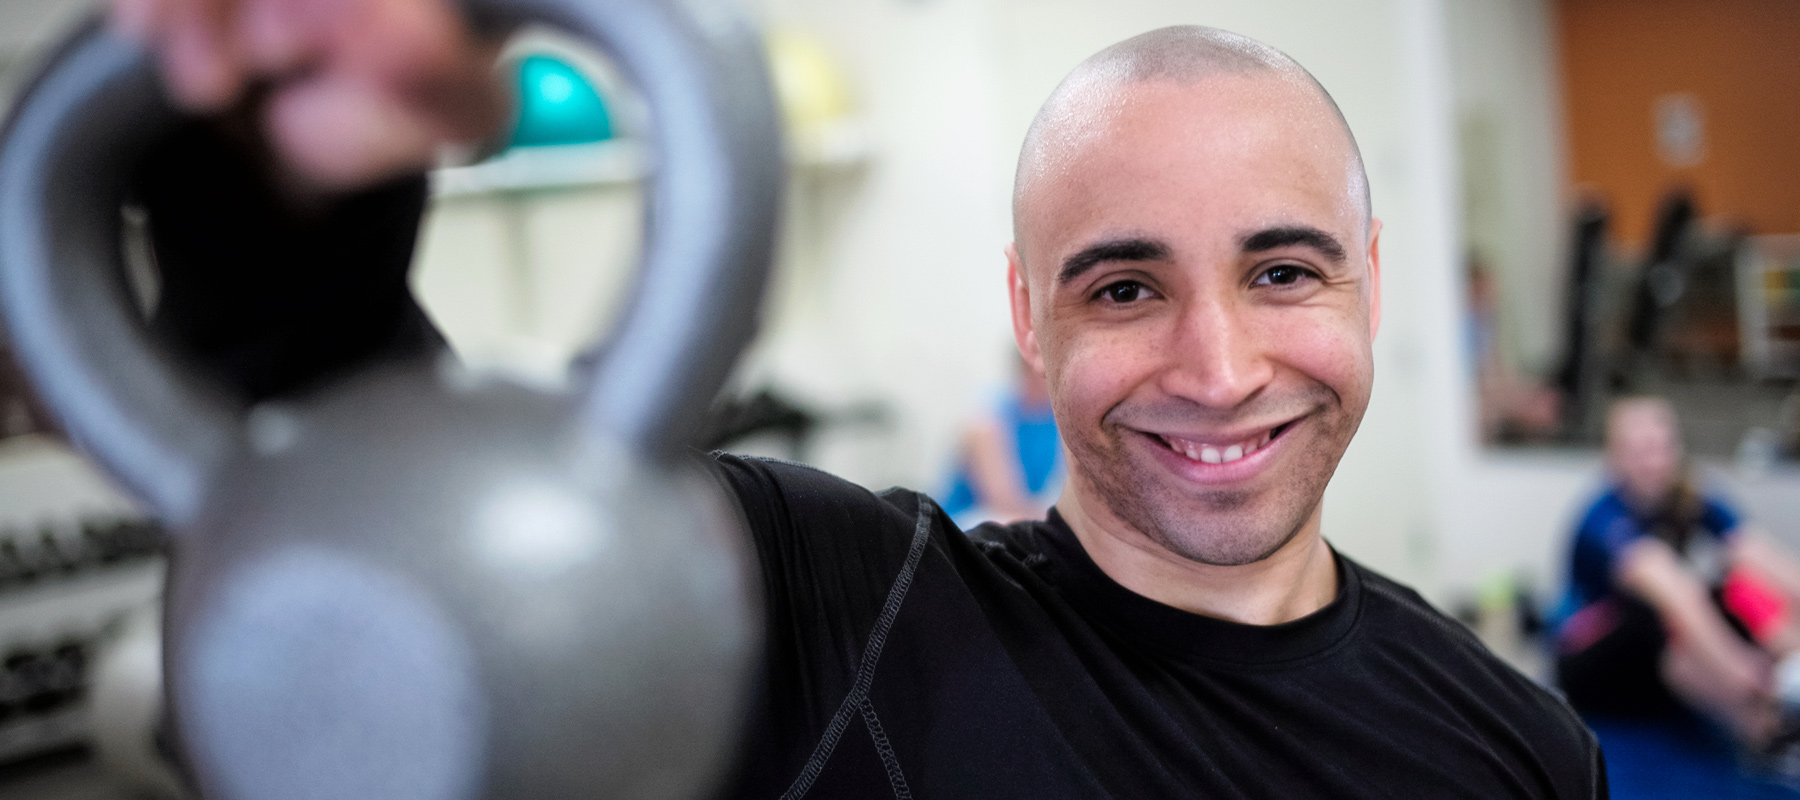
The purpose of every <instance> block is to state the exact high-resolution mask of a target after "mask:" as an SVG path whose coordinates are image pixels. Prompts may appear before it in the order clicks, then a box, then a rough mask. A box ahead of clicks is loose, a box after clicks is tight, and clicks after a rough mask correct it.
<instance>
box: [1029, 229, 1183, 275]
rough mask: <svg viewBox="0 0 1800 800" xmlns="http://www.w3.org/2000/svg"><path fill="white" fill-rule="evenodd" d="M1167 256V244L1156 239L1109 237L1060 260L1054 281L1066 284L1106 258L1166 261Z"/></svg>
mask: <svg viewBox="0 0 1800 800" xmlns="http://www.w3.org/2000/svg"><path fill="white" fill-rule="evenodd" d="M1168 258H1169V246H1168V245H1166V244H1163V243H1162V242H1159V241H1157V240H1155V239H1147V238H1144V237H1141V236H1132V237H1128V238H1124V239H1108V240H1107V241H1104V242H1096V243H1094V244H1090V245H1088V246H1087V247H1083V248H1081V251H1080V252H1078V253H1076V254H1075V255H1072V256H1069V257H1068V258H1065V259H1063V265H1062V269H1061V270H1059V271H1057V273H1056V283H1057V285H1058V286H1064V285H1067V284H1068V283H1069V282H1070V281H1073V280H1075V279H1076V278H1079V277H1081V273H1083V272H1087V271H1088V270H1089V269H1092V268H1093V267H1094V266H1095V265H1096V264H1101V263H1104V262H1107V261H1166V260H1168Z"/></svg>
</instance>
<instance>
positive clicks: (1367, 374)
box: [1259, 307, 1375, 413]
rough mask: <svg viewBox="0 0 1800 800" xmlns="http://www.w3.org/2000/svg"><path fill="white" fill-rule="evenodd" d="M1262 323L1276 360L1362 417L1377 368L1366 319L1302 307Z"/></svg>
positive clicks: (1273, 312)
mask: <svg viewBox="0 0 1800 800" xmlns="http://www.w3.org/2000/svg"><path fill="white" fill-rule="evenodd" d="M1259 322H1260V325H1259V333H1260V336H1261V338H1262V340H1263V341H1264V342H1265V343H1266V347H1267V349H1266V350H1265V351H1264V352H1267V353H1269V354H1270V356H1271V357H1272V359H1273V360H1275V361H1277V362H1278V363H1280V364H1282V365H1284V366H1287V367H1289V368H1291V369H1293V370H1295V371H1296V372H1299V373H1300V374H1302V375H1304V376H1306V377H1308V378H1311V379H1313V380H1315V381H1318V382H1319V383H1322V384H1324V385H1325V386H1328V387H1330V388H1331V389H1332V391H1334V392H1336V393H1337V395H1338V396H1339V398H1340V399H1341V400H1342V401H1343V403H1344V406H1345V407H1346V408H1349V409H1353V410H1355V411H1357V412H1359V413H1360V412H1361V410H1362V409H1363V408H1365V407H1366V406H1367V405H1368V401H1369V392H1370V389H1371V387H1372V386H1373V385H1374V377H1375V363H1374V353H1373V351H1372V349H1371V344H1370V341H1369V329H1368V319H1367V318H1366V317H1364V316H1362V315H1359V314H1350V313H1345V312H1344V311H1342V310H1339V309H1333V308H1323V307H1310V308H1309V307H1299V308H1280V309H1271V310H1270V312H1269V313H1268V314H1266V315H1264V316H1263V317H1262V318H1261V319H1260V320H1259Z"/></svg>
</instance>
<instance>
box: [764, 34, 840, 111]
mask: <svg viewBox="0 0 1800 800" xmlns="http://www.w3.org/2000/svg"><path fill="white" fill-rule="evenodd" d="M768 47H769V71H770V72H771V73H772V74H773V76H774V79H775V92H776V94H777V95H778V96H779V98H780V100H781V110H782V115H783V116H784V117H785V118H786V120H787V124H788V127H789V129H790V130H792V131H794V132H796V133H800V132H805V131H809V130H815V129H818V128H822V127H825V126H829V125H831V124H833V123H836V122H840V121H842V120H843V119H844V118H846V117H848V116H849V115H850V112H851V111H852V110H853V107H854V103H853V102H852V100H851V96H850V87H849V85H848V84H847V83H846V82H845V81H844V76H843V72H842V71H841V70H839V69H838V65H837V62H836V61H835V60H834V59H833V58H832V57H831V53H830V52H829V51H827V50H826V49H825V46H824V45H823V44H822V43H820V42H819V40H818V39H816V38H814V37H812V36H810V35H807V34H804V33H799V32H796V31H774V32H771V33H770V34H769V35H768Z"/></svg>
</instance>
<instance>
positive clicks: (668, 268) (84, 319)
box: [0, 0, 783, 526]
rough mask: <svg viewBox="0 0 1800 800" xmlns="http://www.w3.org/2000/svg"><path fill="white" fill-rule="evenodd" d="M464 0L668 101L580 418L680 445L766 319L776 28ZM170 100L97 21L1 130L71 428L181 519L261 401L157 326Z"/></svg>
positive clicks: (630, 435)
mask: <svg viewBox="0 0 1800 800" xmlns="http://www.w3.org/2000/svg"><path fill="white" fill-rule="evenodd" d="M461 5H462V7H463V9H464V11H465V12H466V13H467V15H468V18H469V19H470V20H471V22H473V23H474V24H475V25H476V26H477V27H478V28H479V29H481V30H483V31H487V32H495V33H498V32H503V31H505V30H509V29H511V28H512V27H514V26H517V25H520V24H523V23H527V22H537V23H542V24H546V25H549V26H552V27H555V28H558V29H561V30H562V31H564V32H565V33H568V34H571V35H574V36H575V37H577V38H579V39H582V40H585V41H588V42H591V43H594V44H597V45H599V46H600V47H601V49H603V50H604V51H606V52H607V53H608V54H609V55H610V56H611V57H612V58H613V60H614V61H615V63H616V64H617V65H618V66H619V68H620V69H621V70H622V71H623V72H624V73H625V74H626V76H627V77H628V78H629V79H630V80H632V81H633V82H634V83H635V85H636V87H637V88H638V90H639V91H640V92H641V93H642V94H643V96H644V97H645V99H646V100H647V101H648V103H649V106H650V109H651V117H652V131H651V146H652V147H651V149H652V152H653V153H654V158H655V169H654V170H653V172H652V178H651V179H650V182H649V185H648V186H647V187H646V192H647V197H646V208H647V214H646V222H645V224H646V227H647V232H646V236H645V239H644V241H645V246H644V249H643V255H642V256H641V263H640V265H639V267H638V271H637V277H636V283H635V287H634V289H633V293H632V295H631V299H630V301H629V302H628V303H626V304H625V306H624V307H625V309H626V311H625V313H624V314H623V316H622V317H621V318H620V320H619V321H618V322H617V323H616V324H615V326H614V329H613V331H612V332H611V335H610V336H608V337H607V339H606V341H605V344H604V345H603V346H602V347H603V351H602V353H601V354H600V358H599V359H598V360H597V362H596V365H595V367H594V372H593V376H592V380H591V381H590V383H589V386H588V388H587V390H586V391H585V393H584V394H583V395H582V397H581V402H580V403H579V406H578V408H579V417H578V419H577V426H578V433H577V435H578V436H580V437H582V438H584V439H594V440H600V439H606V440H611V441H614V442H619V443H622V444H623V445H624V446H625V447H627V448H629V449H630V450H633V451H636V452H637V453H639V454H640V455H641V456H644V457H647V458H650V459H658V460H661V459H667V458H669V457H671V456H672V455H673V454H675V453H677V452H678V451H679V450H680V448H682V447H683V446H685V445H686V444H687V441H688V438H689V436H691V433H692V430H693V429H694V427H695V425H696V422H697V421H698V419H699V418H700V415H701V414H702V413H703V412H704V409H705V407H706V405H707V403H708V402H709V401H710V400H711V398H712V396H713V394H714V393H715V392H716V391H717V390H718V387H719V386H720V385H721V384H722V383H723V381H724V379H725V377H726V375H727V373H728V371H729V370H730V368H731V365H732V363H733V362H734V361H735V359H736V357H737V355H738V353H739V351H740V350H741V349H742V347H743V345H744V344H745V343H746V342H748V341H749V339H750V338H751V336H752V334H753V332H754V330H755V327H756V321H757V315H758V308H759V305H760V303H759V301H760V298H761V295H762V288H763V284H764V282H765V279H766V277H767V273H768V268H769V259H770V253H771V250H772V247H773V237H774V232H775V215H776V213H777V211H776V210H777V208H778V207H779V205H780V202H779V201H780V192H781V185H782V170H783V165H782V164H783V162H782V154H781V143H780V130H779V124H778V121H777V120H778V117H777V116H776V112H775V107H774V100H773V98H772V96H771V93H770V88H769V81H768V76H767V73H766V69H765V67H764V62H763V59H762V54H761V47H760V42H759V40H758V38H757V36H756V35H755V33H754V31H753V30H752V29H751V28H750V27H749V26H748V25H747V24H745V22H744V21H743V20H741V19H740V18H739V17H738V16H737V14H736V13H735V12H734V11H733V10H732V9H731V8H729V7H728V6H726V5H725V3H724V0H463V1H462V2H461ZM164 97H165V96H164V93H163V90H162V88H161V85H160V81H159V79H158V75H157V73H156V71H155V69H154V66H153V62H152V60H151V59H150V58H149V57H148V55H147V54H146V53H145V52H144V51H143V49H142V48H141V47H139V46H137V45H135V44H133V43H131V42H128V41H126V40H124V39H121V38H119V37H117V36H115V35H114V34H112V33H111V32H109V31H108V30H107V29H106V28H105V26H104V25H103V24H102V23H101V22H100V21H99V20H97V19H96V20H90V21H89V22H88V23H87V24H85V25H84V26H82V27H81V28H80V29H79V30H77V31H76V32H75V33H74V34H73V35H71V36H70V38H69V39H67V40H66V41H64V42H63V44H62V45H61V46H60V47H59V48H58V49H57V50H56V51H55V52H54V53H53V54H52V55H51V57H50V58H48V59H47V60H46V61H45V64H44V66H43V67H42V68H41V69H40V71H39V73H38V74H37V76H36V77H35V78H34V79H33V81H32V82H31V83H30V84H29V86H28V88H27V89H26V90H25V91H24V92H22V93H21V96H20V98H19V100H18V101H17V102H16V104H15V105H14V108H13V111H12V114H11V116H10V118H9V119H8V121H7V123H6V127H5V129H4V132H3V134H0V312H3V313H4V315H5V320H6V324H7V327H8V330H9V331H10V335H11V339H12V345H13V349H14V351H15V353H16V354H17V356H18V358H19V361H20V364H21V366H22V367H23V368H24V370H25V371H26V372H27V374H28V375H29V376H30V377H31V379H32V382H33V384H34V385H35V386H36V388H37V389H38V391H39V392H40V393H41V395H42V396H43V398H44V400H45V401H46V405H48V406H49V407H50V409H52V411H53V413H55V414H56V415H57V417H58V420H59V421H60V422H61V424H62V426H63V428H64V430H66V431H67V432H68V434H69V435H70V437H71V438H72V439H73V440H74V441H75V443H76V444H77V445H78V446H79V447H81V448H82V449H84V450H86V451H87V452H89V453H91V454H92V455H94V456H96V457H97V458H98V459H99V460H100V461H101V462H102V464H103V465H104V466H105V467H107V468H108V470H109V471H111V472H112V473H113V474H114V475H115V476H116V477H117V478H119V479H120V480H121V481H122V482H123V483H124V484H125V485H126V486H127V487H128V488H130V489H131V490H133V491H134V492H135V493H136V494H137V495H138V496H139V497H141V498H143V499H144V500H146V501H148V502H149V504H150V505H151V506H152V507H154V508H155V509H156V510H157V511H158V512H159V513H160V514H161V515H162V516H163V518H164V519H165V520H167V521H168V522H170V523H172V524H174V525H176V526H181V525H184V524H185V523H187V522H189V521H191V520H192V519H193V518H194V516H195V514H196V513H197V512H198V511H199V509H200V507H201V504H202V502H203V498H204V495H205V493H206V487H207V485H208V483H209V481H210V477H211V474H212V473H213V471H214V470H215V469H216V468H217V467H218V465H219V464H220V463H221V462H222V461H223V460H224V459H226V458H227V457H229V455H230V454H231V453H232V452H233V451H234V450H236V449H237V448H238V447H239V446H240V440H241V439H242V436H243V434H242V432H241V431H242V428H243V417H244V414H245V409H244V408H242V407H241V405H240V404H238V403H236V402H235V401H232V400H229V399H227V398H226V397H224V396H223V395H221V394H220V393H218V392H217V391H215V390H212V389H210V388H209V387H208V386H206V385H205V383H204V382H203V381H201V380H199V379H198V378H197V377H196V375H195V373H194V371H193V370H192V369H190V368H188V367H187V366H186V365H184V364H181V363H178V359H176V358H175V357H174V356H172V355H171V354H170V353H168V352H167V351H165V350H164V349H162V348H160V347H158V346H157V345H156V344H154V343H153V342H152V341H151V340H150V337H149V335H148V333H147V331H146V330H145V326H144V325H143V324H141V323H140V322H139V321H138V320H137V319H136V318H135V317H136V311H135V310H134V308H133V307H132V305H131V301H130V298H129V295H128V291H127V288H126V286H125V283H124V277H123V276H124V270H123V268H122V259H123V256H122V253H123V247H122V242H121V238H120V231H121V225H120V207H121V203H122V201H123V199H124V195H125V191H126V183H127V180H128V178H129V176H130V174H131V171H132V168H133V167H134V165H135V164H136V163H137V161H138V159H139V158H140V157H141V156H142V154H143V153H144V152H145V151H146V149H147V148H148V147H149V146H150V145H151V144H152V143H154V142H155V141H156V140H157V139H158V138H159V137H160V136H161V135H163V134H165V133H167V132H168V131H170V130H172V129H173V128H174V126H175V125H176V124H178V123H179V121H180V119H181V117H180V115H179V114H178V113H177V112H175V111H174V110H173V109H172V108H171V107H170V106H169V105H168V103H167V101H166V100H165V99H164Z"/></svg>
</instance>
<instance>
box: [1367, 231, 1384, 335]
mask: <svg viewBox="0 0 1800 800" xmlns="http://www.w3.org/2000/svg"><path fill="white" fill-rule="evenodd" d="M1380 330H1381V220H1379V219H1370V220H1369V340H1370V341H1373V340H1374V339H1375V334H1376V332H1377V331H1380Z"/></svg>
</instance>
